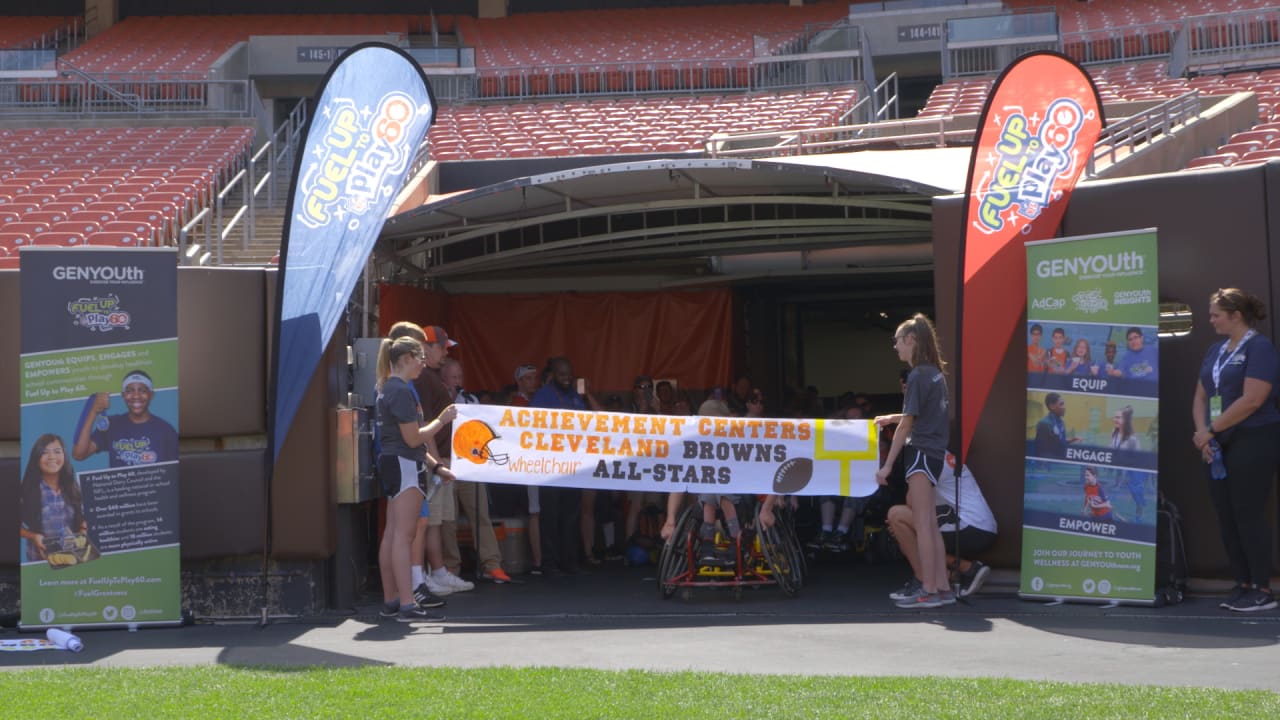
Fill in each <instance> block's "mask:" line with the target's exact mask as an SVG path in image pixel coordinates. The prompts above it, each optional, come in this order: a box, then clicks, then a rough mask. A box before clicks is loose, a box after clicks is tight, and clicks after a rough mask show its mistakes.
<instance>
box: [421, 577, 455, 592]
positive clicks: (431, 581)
mask: <svg viewBox="0 0 1280 720" xmlns="http://www.w3.org/2000/svg"><path fill="white" fill-rule="evenodd" d="M422 584H423V585H426V586H427V592H430V593H431V594H432V595H435V596H437V597H444V596H445V595H449V594H452V593H453V592H454V589H453V588H452V587H451V586H449V585H446V584H445V583H443V582H441V581H440V579H439V578H437V577H435V576H434V575H431V574H428V575H427V579H426V580H425V581H423V583H422Z"/></svg>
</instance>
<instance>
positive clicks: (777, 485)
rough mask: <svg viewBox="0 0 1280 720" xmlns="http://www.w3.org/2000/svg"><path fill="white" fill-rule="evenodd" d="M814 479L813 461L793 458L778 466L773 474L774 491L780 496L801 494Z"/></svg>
mask: <svg viewBox="0 0 1280 720" xmlns="http://www.w3.org/2000/svg"><path fill="white" fill-rule="evenodd" d="M812 479H813V460H810V459H809V458H805V457H798V458H791V459H790V460H787V461H786V462H784V463H782V464H781V465H779V466H778V471H777V472H776V473H774V474H773V491H774V492H775V493H777V494H779V495H786V494H789V493H795V492H800V491H801V490H803V489H804V487H805V486H806V485H808V484H809V481H810V480H812Z"/></svg>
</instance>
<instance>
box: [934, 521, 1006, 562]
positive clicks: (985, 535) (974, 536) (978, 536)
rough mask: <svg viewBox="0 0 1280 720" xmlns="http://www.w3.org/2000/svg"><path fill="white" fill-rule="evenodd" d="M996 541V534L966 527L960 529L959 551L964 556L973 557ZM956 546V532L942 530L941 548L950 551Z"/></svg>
mask: <svg viewBox="0 0 1280 720" xmlns="http://www.w3.org/2000/svg"><path fill="white" fill-rule="evenodd" d="M995 541H996V534H995V533H992V532H987V531H986V530H979V529H978V528H976V527H967V528H965V529H963V530H961V531H960V552H961V553H962V554H963V555H964V557H973V556H974V555H977V554H978V553H980V552H982V551H983V550H986V549H987V548H989V547H991V545H992V544H993V543H994V542H995ZM955 547H956V533H955V531H954V530H949V531H945V530H944V531H943V533H942V549H943V550H946V551H947V552H952V551H953V550H954V549H955Z"/></svg>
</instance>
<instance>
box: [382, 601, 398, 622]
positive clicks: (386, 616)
mask: <svg viewBox="0 0 1280 720" xmlns="http://www.w3.org/2000/svg"><path fill="white" fill-rule="evenodd" d="M399 614H400V603H392V604H390V605H387V604H386V603H383V605H382V608H381V609H379V610H378V617H380V618H382V619H383V620H390V619H392V618H394V617H395V616H396V615H399Z"/></svg>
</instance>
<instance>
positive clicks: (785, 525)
mask: <svg viewBox="0 0 1280 720" xmlns="http://www.w3.org/2000/svg"><path fill="white" fill-rule="evenodd" d="M774 517H775V518H777V521H778V527H779V529H780V532H781V533H782V536H783V540H784V541H785V543H784V544H785V545H786V548H787V554H788V559H789V560H790V561H791V576H792V577H793V578H795V585H796V589H797V590H798V589H800V588H801V587H804V580H805V578H806V577H808V576H809V563H808V560H806V559H805V556H804V546H803V545H801V544H800V538H799V536H797V535H796V524H795V511H794V510H792V509H791V505H790V504H788V503H783V505H782V507H781V508H778V509H777V510H775V511H774ZM757 524H758V521H757Z"/></svg>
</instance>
